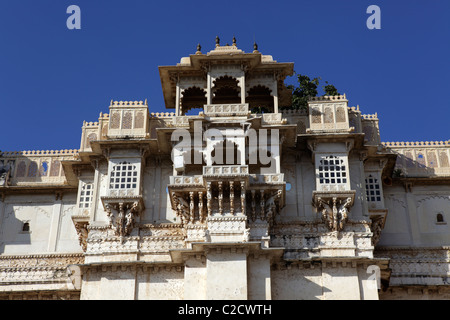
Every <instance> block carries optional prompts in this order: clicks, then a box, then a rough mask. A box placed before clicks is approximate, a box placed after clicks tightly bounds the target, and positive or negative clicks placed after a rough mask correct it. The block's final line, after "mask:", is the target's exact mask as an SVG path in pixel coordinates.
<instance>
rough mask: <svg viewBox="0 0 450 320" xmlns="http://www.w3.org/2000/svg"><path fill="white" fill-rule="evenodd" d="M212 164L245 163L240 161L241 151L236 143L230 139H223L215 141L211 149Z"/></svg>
mask: <svg viewBox="0 0 450 320" xmlns="http://www.w3.org/2000/svg"><path fill="white" fill-rule="evenodd" d="M211 158H212V159H213V165H226V164H230V165H245V163H240V160H241V151H240V150H239V147H238V145H237V144H236V143H235V142H233V141H230V140H224V141H220V142H218V143H216V144H215V145H214V148H213V150H212V151H211Z"/></svg>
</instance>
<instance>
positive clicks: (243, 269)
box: [206, 247, 248, 300]
mask: <svg viewBox="0 0 450 320" xmlns="http://www.w3.org/2000/svg"><path fill="white" fill-rule="evenodd" d="M206 279H207V283H206V299H210V300H246V299H247V298H248V296H247V250H246V249H242V248H236V249H234V250H233V248H230V247H228V248H220V247H215V248H210V249H208V250H207V255H206Z"/></svg>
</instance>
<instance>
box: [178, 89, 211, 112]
mask: <svg viewBox="0 0 450 320" xmlns="http://www.w3.org/2000/svg"><path fill="white" fill-rule="evenodd" d="M205 104H206V91H205V90H204V89H202V88H199V87H191V88H188V89H186V90H184V92H183V97H182V98H181V114H182V115H184V114H187V113H188V112H189V111H191V109H192V112H189V113H195V114H198V111H201V110H203V106H204V105H205ZM200 109H201V110H200Z"/></svg>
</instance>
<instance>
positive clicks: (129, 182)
mask: <svg viewBox="0 0 450 320" xmlns="http://www.w3.org/2000/svg"><path fill="white" fill-rule="evenodd" d="M109 182H110V183H109V188H110V189H134V188H136V186H137V170H136V166H134V165H132V164H130V163H129V162H126V161H124V162H120V163H119V164H116V165H115V166H113V169H112V171H111V176H110V181H109Z"/></svg>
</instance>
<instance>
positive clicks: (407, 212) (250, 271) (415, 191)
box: [0, 43, 450, 300]
mask: <svg viewBox="0 0 450 320" xmlns="http://www.w3.org/2000/svg"><path fill="white" fill-rule="evenodd" d="M292 73H293V64H292V63H278V62H276V61H274V60H273V58H272V57H271V56H266V55H262V54H261V53H260V52H258V51H257V50H256V49H255V51H254V52H252V53H245V52H243V51H242V50H239V49H238V48H237V47H236V45H235V43H234V44H233V45H231V46H220V44H217V45H216V48H215V49H214V50H212V51H210V52H208V53H207V54H203V53H201V52H200V51H197V52H196V53H195V54H194V55H191V56H189V57H186V58H182V59H181V62H180V63H179V64H177V65H176V66H168V67H160V75H161V82H162V88H163V94H164V98H165V103H166V107H167V108H170V109H172V108H173V109H175V112H174V113H151V110H148V106H147V102H146V101H111V104H110V112H109V114H100V116H99V119H98V121H97V122H85V123H84V124H83V128H82V135H81V143H80V149H78V150H61V151H27V152H2V153H0V169H1V170H2V171H1V172H2V176H1V179H0V195H1V202H0V298H2V299H44V298H50V299H86V300H89V299H153V300H158V299H164V300H171V299H174V300H182V299H186V300H197V299H198V300H227V299H236V300H247V299H249V300H266V299H267V300H270V299H273V300H280V299H284V300H291V299H307V300H310V299H324V300H328V299H356V300H359V299H449V298H450V280H448V279H449V277H450V261H449V255H450V247H449V246H450V226H449V224H448V223H449V221H450V165H449V158H450V153H449V152H450V141H444V142H414V143H409V142H388V143H383V142H381V140H380V135H379V127H378V121H379V120H378V116H377V115H376V114H375V115H364V114H361V112H360V110H359V108H355V107H349V106H348V100H347V97H346V96H345V95H342V96H332V97H316V98H312V99H311V100H310V101H309V103H308V104H309V107H308V109H307V110H292V109H284V108H283V107H284V106H287V105H286V103H285V101H289V99H290V96H289V92H288V91H289V90H287V89H286V87H285V86H284V79H285V77H286V76H288V75H292ZM196 106H198V107H200V108H202V111H201V112H200V113H199V114H198V115H186V113H187V112H188V111H189V109H191V108H195V107H196ZM261 112H263V113H261ZM198 130H200V132H199V131H198ZM180 136H183V137H185V138H187V139H191V143H189V144H186V145H181V144H179V141H181V139H179V137H180ZM174 137H175V138H174ZM264 137H267V143H263V142H264V141H263V140H262V139H263V138H264ZM183 141H184V140H183ZM222 147H223V148H222ZM173 150H175V152H174V157H173V159H172V157H171V155H172V151H173ZM221 151H223V153H221ZM230 154H231V156H230Z"/></svg>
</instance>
